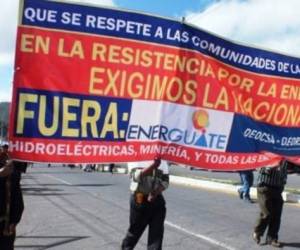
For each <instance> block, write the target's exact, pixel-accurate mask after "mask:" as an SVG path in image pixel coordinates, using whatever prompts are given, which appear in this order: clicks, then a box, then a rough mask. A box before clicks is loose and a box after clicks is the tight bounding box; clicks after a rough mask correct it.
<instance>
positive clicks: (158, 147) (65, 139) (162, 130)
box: [10, 0, 300, 170]
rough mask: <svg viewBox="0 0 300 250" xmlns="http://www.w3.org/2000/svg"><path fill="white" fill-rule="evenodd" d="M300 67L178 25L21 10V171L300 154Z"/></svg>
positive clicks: (227, 163) (14, 138)
mask: <svg viewBox="0 0 300 250" xmlns="http://www.w3.org/2000/svg"><path fill="white" fill-rule="evenodd" d="M299 83H300V59H299V58H295V57H292V56H287V55H282V54H279V53H275V52H270V51H266V50H262V49H258V48H253V47H249V46H245V45H240V44H237V43H234V42H231V41H228V40H225V39H223V38H220V37H218V36H215V35H212V34H210V33H208V32H205V31H203V30H201V29H198V28H195V27H193V26H191V25H188V24H185V23H181V22H178V21H174V20H170V19H164V18H161V17H156V16H150V15H146V14H140V13H135V12H129V11H123V10H117V9H108V8H100V7H93V6H84V5H79V4H71V3H65V2H64V3H62V2H55V1H44V0H39V1H36V0H24V1H22V2H21V8H20V21H19V26H18V36H17V45H16V61H15V76H14V85H13V100H12V109H11V120H10V150H11V152H12V155H13V157H14V158H15V159H20V160H25V161H34V162H60V163H71V162H72V163H93V162H127V161H140V160H149V159H153V158H154V157H155V156H161V157H162V159H165V160H169V161H173V162H178V163H183V164H189V165H193V166H196V167H199V168H208V169H214V170H240V169H251V168H255V167H261V166H266V165H270V164H274V163H276V162H278V161H279V160H280V159H281V158H282V157H289V158H290V159H294V160H296V159H297V156H298V155H299V154H300V128H299V125H300V101H299V100H300V84H299Z"/></svg>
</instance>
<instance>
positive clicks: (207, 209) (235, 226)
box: [16, 167, 300, 250]
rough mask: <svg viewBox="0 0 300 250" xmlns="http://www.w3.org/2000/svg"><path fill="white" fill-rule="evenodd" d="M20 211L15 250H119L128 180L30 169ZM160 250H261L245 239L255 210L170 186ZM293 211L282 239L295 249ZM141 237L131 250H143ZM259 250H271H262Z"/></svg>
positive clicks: (228, 198)
mask: <svg viewBox="0 0 300 250" xmlns="http://www.w3.org/2000/svg"><path fill="white" fill-rule="evenodd" d="M22 183H23V190H24V198H25V205H26V208H25V212H24V216H23V219H22V221H21V224H20V225H19V227H18V235H19V236H18V238H17V241H16V249H20V250H22V249H24V250H28V249H55V250H70V249H72V250H77V249H78V250H79V249H80V250H93V249H95V250H96V249H97V250H99V249H100V250H101V249H105V250H110V249H119V246H120V241H121V240H122V238H123V237H124V235H125V232H126V229H127V227H128V213H129V211H128V207H129V202H128V196H129V192H128V185H129V179H128V176H126V175H122V174H114V175H111V174H109V173H100V172H97V173H86V172H82V171H81V170H79V169H73V170H70V169H69V168H63V167H53V168H45V167H44V168H41V167H34V168H33V169H29V173H28V174H26V175H24V178H23V181H22ZM165 197H166V200H167V209H168V212H167V219H166V223H165V238H164V245H163V249H170V250H179V249H185V250H187V249H189V250H190V249H191V250H193V249H201V250H215V249H216V250H218V249H241V250H244V249H261V247H258V246H256V245H255V244H254V242H253V241H252V239H251V238H250V234H251V231H252V227H253V224H254V220H255V218H256V215H257V213H258V208H257V204H246V203H244V202H242V201H241V200H239V199H237V197H236V196H234V195H228V194H224V193H217V192H209V191H207V190H201V189H195V188H189V187H183V186H177V185H171V186H170V188H169V189H168V190H167V192H166V193H165ZM299 211H300V207H299V206H296V205H289V204H286V205H285V207H284V213H283V223H282V230H281V235H280V236H281V240H282V241H283V242H285V243H286V246H285V249H295V248H300V240H299V231H300V225H299V220H300V213H299ZM146 241H147V239H146V235H144V236H143V237H142V239H141V241H140V243H139V244H138V246H137V247H136V249H138V250H139V249H146ZM264 249H272V248H270V247H268V246H265V247H264Z"/></svg>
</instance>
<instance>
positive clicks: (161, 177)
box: [122, 158, 169, 250]
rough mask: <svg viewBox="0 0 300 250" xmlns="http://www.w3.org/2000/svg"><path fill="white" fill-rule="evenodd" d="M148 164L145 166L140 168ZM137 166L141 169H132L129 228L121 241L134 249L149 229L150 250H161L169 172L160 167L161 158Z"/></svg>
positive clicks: (129, 249)
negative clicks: (147, 228)
mask: <svg viewBox="0 0 300 250" xmlns="http://www.w3.org/2000/svg"><path fill="white" fill-rule="evenodd" d="M164 163H165V164H166V162H164ZM145 164H147V165H146V167H145V168H141V166H142V165H145ZM138 165H140V167H137V168H133V169H132V173H131V185H130V190H131V196H130V218H129V223H130V225H129V228H128V231H127V234H126V236H125V238H124V240H123V242H122V249H123V250H131V249H134V247H135V245H136V244H137V242H138V240H139V239H140V237H141V235H142V234H143V232H144V230H145V229H146V227H147V226H148V227H149V232H148V244H147V245H148V249H152V250H160V249H162V242H163V234H164V221H165V217H166V207H165V200H164V197H163V195H162V192H163V191H164V190H166V189H167V188H168V185H169V175H168V170H165V171H163V169H162V167H163V166H162V167H161V168H159V167H160V165H161V160H160V159H158V158H156V159H155V160H154V161H153V162H140V163H138Z"/></svg>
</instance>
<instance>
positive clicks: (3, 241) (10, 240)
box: [0, 234, 16, 250]
mask: <svg viewBox="0 0 300 250" xmlns="http://www.w3.org/2000/svg"><path fill="white" fill-rule="evenodd" d="M15 238H16V235H15V234H14V235H11V236H3V235H1V234H0V249H1V250H13V249H14V242H15Z"/></svg>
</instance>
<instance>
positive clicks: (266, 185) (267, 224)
mask: <svg viewBox="0 0 300 250" xmlns="http://www.w3.org/2000/svg"><path fill="white" fill-rule="evenodd" d="M295 167H297V166H296V165H294V164H293V163H291V162H288V161H286V160H282V161H281V162H280V163H279V165H278V166H275V167H264V168H261V169H260V170H259V173H258V178H257V199H258V203H259V207H260V214H259V217H258V219H257V223H256V225H255V227H254V232H253V239H254V241H255V242H256V243H257V244H260V239H261V237H262V236H263V235H264V232H265V231H266V229H267V228H268V231H267V236H266V244H270V245H272V246H273V247H281V246H282V245H281V243H280V242H279V241H278V232H279V229H280V222H281V214H282V208H283V203H284V202H283V198H282V192H283V190H284V186H285V184H286V181H287V174H288V173H293V172H294V171H295V170H294V169H295Z"/></svg>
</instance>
